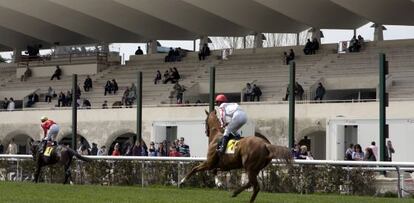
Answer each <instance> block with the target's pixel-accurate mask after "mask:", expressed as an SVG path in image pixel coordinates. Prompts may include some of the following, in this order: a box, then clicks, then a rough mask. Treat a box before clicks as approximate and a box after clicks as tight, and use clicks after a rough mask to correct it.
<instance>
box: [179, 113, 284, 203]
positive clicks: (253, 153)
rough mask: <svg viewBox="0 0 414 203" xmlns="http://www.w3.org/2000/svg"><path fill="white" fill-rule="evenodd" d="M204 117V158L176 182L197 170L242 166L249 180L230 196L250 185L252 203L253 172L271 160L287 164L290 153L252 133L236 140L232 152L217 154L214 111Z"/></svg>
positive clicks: (218, 131)
mask: <svg viewBox="0 0 414 203" xmlns="http://www.w3.org/2000/svg"><path fill="white" fill-rule="evenodd" d="M206 114H207V119H206V134H207V137H208V142H209V143H208V151H207V160H206V161H204V162H202V163H201V164H199V165H198V166H195V167H194V168H193V169H192V170H191V171H190V172H189V173H188V174H187V175H186V176H185V177H184V178H183V179H182V180H181V182H180V184H182V183H184V182H185V180H187V179H188V178H190V177H191V176H192V175H193V174H194V173H197V172H199V171H206V170H213V172H216V171H217V170H220V171H229V170H232V169H244V170H245V171H246V173H247V175H248V178H249V181H248V182H247V184H245V185H243V186H241V187H240V188H238V189H237V190H235V191H234V192H233V195H232V197H236V196H237V195H238V194H239V193H241V192H242V191H243V190H245V189H247V188H250V187H252V186H253V194H252V196H251V198H250V202H254V200H255V199H256V196H257V193H258V192H259V190H260V187H259V183H258V181H257V175H258V174H259V172H260V170H262V169H263V168H264V167H266V166H267V165H268V164H269V163H270V162H271V161H272V159H279V160H283V161H286V163H291V160H292V155H291V153H290V151H289V149H288V148H287V147H283V146H276V145H272V144H271V143H270V142H269V140H268V139H267V138H266V137H265V136H263V135H261V134H260V133H256V134H255V136H249V137H245V138H242V139H241V140H239V143H238V146H237V148H236V149H235V152H234V154H223V155H221V156H220V155H219V154H218V152H216V149H217V145H218V143H219V141H220V139H221V138H222V137H223V129H222V127H221V124H220V121H219V120H218V117H217V114H216V112H215V111H213V112H211V113H208V112H207V111H206Z"/></svg>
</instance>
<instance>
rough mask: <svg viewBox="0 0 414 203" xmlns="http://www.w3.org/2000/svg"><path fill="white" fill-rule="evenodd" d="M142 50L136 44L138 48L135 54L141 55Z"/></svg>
mask: <svg viewBox="0 0 414 203" xmlns="http://www.w3.org/2000/svg"><path fill="white" fill-rule="evenodd" d="M143 54H144V52H143V51H142V49H141V47H140V46H138V49H137V50H136V51H135V55H143Z"/></svg>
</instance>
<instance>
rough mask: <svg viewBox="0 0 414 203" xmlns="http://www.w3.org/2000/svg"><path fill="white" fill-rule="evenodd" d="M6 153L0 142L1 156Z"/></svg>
mask: <svg viewBox="0 0 414 203" xmlns="http://www.w3.org/2000/svg"><path fill="white" fill-rule="evenodd" d="M3 153H4V146H3V144H2V143H1V142H0V154H3Z"/></svg>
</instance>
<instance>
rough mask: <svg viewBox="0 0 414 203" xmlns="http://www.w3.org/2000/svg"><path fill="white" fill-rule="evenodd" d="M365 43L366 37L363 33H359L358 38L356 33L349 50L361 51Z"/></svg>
mask: <svg viewBox="0 0 414 203" xmlns="http://www.w3.org/2000/svg"><path fill="white" fill-rule="evenodd" d="M363 45H364V38H363V37H362V36H361V35H358V38H357V37H356V36H355V35H354V36H353V37H352V39H351V41H350V42H349V47H348V51H349V52H359V51H360V50H361V48H362V46H363Z"/></svg>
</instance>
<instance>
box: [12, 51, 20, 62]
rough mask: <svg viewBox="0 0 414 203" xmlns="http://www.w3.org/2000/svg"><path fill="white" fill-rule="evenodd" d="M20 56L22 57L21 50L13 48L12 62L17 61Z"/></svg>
mask: <svg viewBox="0 0 414 203" xmlns="http://www.w3.org/2000/svg"><path fill="white" fill-rule="evenodd" d="M21 57H22V50H21V49H18V48H15V49H13V58H12V63H17V62H19V61H20V59H21Z"/></svg>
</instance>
